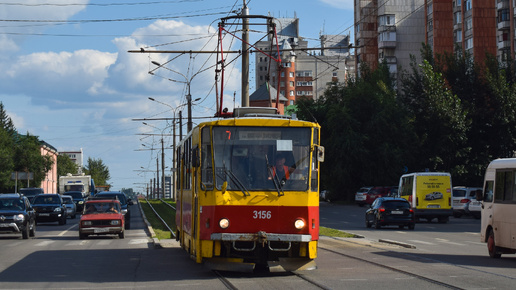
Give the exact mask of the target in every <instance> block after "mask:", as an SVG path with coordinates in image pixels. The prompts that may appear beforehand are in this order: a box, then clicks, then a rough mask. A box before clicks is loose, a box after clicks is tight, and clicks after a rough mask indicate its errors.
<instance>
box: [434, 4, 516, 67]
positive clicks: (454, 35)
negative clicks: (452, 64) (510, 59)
mask: <svg viewBox="0 0 516 290" xmlns="http://www.w3.org/2000/svg"><path fill="white" fill-rule="evenodd" d="M425 2H426V3H425V17H426V39H427V43H428V44H429V45H430V47H432V49H433V51H434V53H435V54H444V53H445V52H448V53H452V52H454V51H455V49H456V48H458V49H462V50H463V51H464V52H468V53H469V54H471V55H472V56H473V58H474V59H475V61H476V62H477V63H483V62H484V61H485V59H486V54H491V55H493V56H495V55H500V56H501V55H506V54H507V53H508V52H509V51H510V23H509V22H510V17H509V16H510V13H509V8H510V4H509V2H511V3H512V0H505V1H501V0H483V1H473V0H453V1H449V0H426V1H425ZM496 2H497V3H496ZM497 10H498V19H497ZM512 26H513V27H514V25H512ZM497 38H498V39H499V42H498V43H497V41H496V39H497ZM513 39H514V33H513ZM513 42H514V41H513ZM497 46H498V49H497ZM498 50H499V51H498Z"/></svg>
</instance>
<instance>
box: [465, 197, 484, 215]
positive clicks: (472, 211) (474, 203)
mask: <svg viewBox="0 0 516 290" xmlns="http://www.w3.org/2000/svg"><path fill="white" fill-rule="evenodd" d="M481 211H482V202H481V201H478V200H476V199H473V200H471V202H470V203H469V204H468V208H467V209H466V213H467V214H469V215H471V216H473V217H474V218H476V219H479V218H480V215H481V214H480V213H481Z"/></svg>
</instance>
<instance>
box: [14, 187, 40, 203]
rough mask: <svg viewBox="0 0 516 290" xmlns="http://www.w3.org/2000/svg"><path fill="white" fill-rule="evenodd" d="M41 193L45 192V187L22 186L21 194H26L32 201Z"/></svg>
mask: <svg viewBox="0 0 516 290" xmlns="http://www.w3.org/2000/svg"><path fill="white" fill-rule="evenodd" d="M41 193H44V192H43V188H40V187H26V188H20V194H22V195H24V196H26V197H27V198H28V199H29V201H30V202H31V203H32V200H33V199H34V197H35V196H36V195H38V194H41Z"/></svg>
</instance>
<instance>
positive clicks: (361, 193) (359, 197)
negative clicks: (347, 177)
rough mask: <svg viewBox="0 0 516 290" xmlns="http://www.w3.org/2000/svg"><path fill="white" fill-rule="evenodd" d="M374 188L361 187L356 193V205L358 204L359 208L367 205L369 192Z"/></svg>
mask: <svg viewBox="0 0 516 290" xmlns="http://www.w3.org/2000/svg"><path fill="white" fill-rule="evenodd" d="M372 188H373V187H372V186H364V187H361V188H360V189H359V190H358V191H357V193H355V203H357V204H358V205H359V206H364V204H366V199H367V193H368V192H369V190H371V189H372Z"/></svg>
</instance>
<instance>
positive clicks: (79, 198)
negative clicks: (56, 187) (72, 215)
mask: <svg viewBox="0 0 516 290" xmlns="http://www.w3.org/2000/svg"><path fill="white" fill-rule="evenodd" d="M63 195H69V196H71V197H72V199H73V202H74V203H75V206H76V207H77V212H82V209H83V208H84V201H85V200H84V196H83V193H82V192H80V191H67V192H65V193H63Z"/></svg>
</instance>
